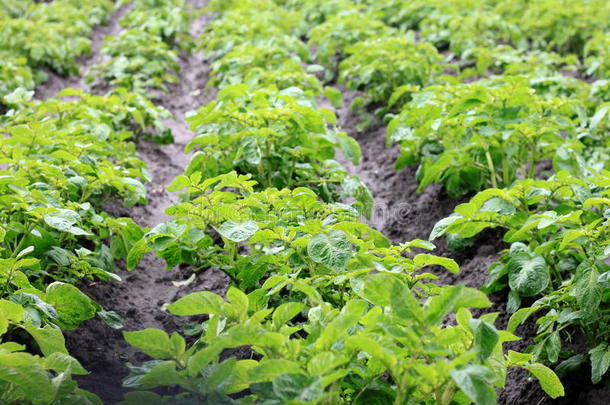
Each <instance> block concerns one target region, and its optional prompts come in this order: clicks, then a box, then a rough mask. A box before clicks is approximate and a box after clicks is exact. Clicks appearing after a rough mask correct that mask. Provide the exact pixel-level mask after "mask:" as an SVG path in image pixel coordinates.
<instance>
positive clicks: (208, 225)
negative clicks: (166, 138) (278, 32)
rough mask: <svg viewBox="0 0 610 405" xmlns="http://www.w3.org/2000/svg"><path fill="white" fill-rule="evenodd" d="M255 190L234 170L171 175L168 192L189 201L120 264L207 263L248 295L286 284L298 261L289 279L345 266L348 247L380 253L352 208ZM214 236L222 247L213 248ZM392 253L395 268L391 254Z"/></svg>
mask: <svg viewBox="0 0 610 405" xmlns="http://www.w3.org/2000/svg"><path fill="white" fill-rule="evenodd" d="M351 181H354V182H357V179H351ZM255 186H256V182H254V181H251V180H250V179H249V176H238V175H237V174H236V173H235V172H232V173H229V174H225V175H221V176H219V177H216V178H210V179H205V180H204V179H202V178H201V174H200V172H196V173H194V174H192V175H191V176H190V177H187V176H179V177H177V178H176V179H175V180H174V182H173V183H172V185H171V186H170V188H169V189H170V190H172V191H177V190H180V189H183V188H186V189H187V191H188V193H189V194H190V195H191V196H193V197H192V199H191V200H190V201H188V202H184V203H180V204H177V205H175V206H172V207H170V208H168V209H167V213H168V214H169V215H172V216H173V217H174V219H173V220H172V221H171V222H168V223H166V224H161V225H159V226H157V227H156V228H154V229H152V230H151V231H149V232H148V233H147V234H146V235H145V236H144V239H143V240H142V241H141V242H138V244H136V245H134V247H133V249H132V251H131V252H130V254H129V256H128V266H129V267H130V268H133V267H134V266H135V265H136V264H137V261H138V260H139V259H140V258H141V257H142V255H143V254H144V253H145V252H147V251H149V250H156V251H157V253H158V254H159V255H160V256H161V257H163V258H165V260H166V261H167V263H168V267H169V268H172V267H173V266H175V265H177V264H180V263H190V264H194V265H197V266H199V267H209V266H211V265H213V266H216V267H217V268H220V269H221V270H223V271H225V272H226V273H227V274H228V275H229V276H230V277H231V278H232V279H233V281H234V282H235V283H237V284H238V285H240V288H243V289H244V290H246V291H248V290H249V289H252V288H254V287H259V286H260V283H261V282H262V279H263V278H265V277H267V276H268V275H269V274H276V275H278V276H280V275H284V276H286V277H288V278H286V279H285V282H284V284H286V283H287V282H288V280H289V279H290V277H292V275H290V274H289V275H286V274H285V272H286V271H287V270H289V269H288V268H287V267H286V263H289V262H290V263H293V266H297V263H300V264H298V267H299V270H298V271H297V272H296V273H303V275H306V274H310V275H311V274H319V275H320V276H321V277H322V279H325V277H323V276H324V275H325V274H333V272H334V271H337V270H341V269H345V268H346V266H347V262H348V260H349V259H350V258H351V257H352V256H353V254H354V250H353V248H352V245H353V244H355V245H357V246H359V245H362V246H364V245H366V243H372V245H373V246H378V247H380V248H381V247H387V240H386V239H385V237H383V236H382V235H381V234H379V232H377V231H374V230H373V229H371V228H369V227H368V226H365V225H364V224H361V223H360V222H357V219H358V215H359V211H358V210H357V209H356V207H358V206H357V205H356V206H355V207H351V206H346V205H328V204H326V203H324V202H323V201H321V200H320V199H319V197H318V196H317V195H316V194H314V192H313V191H311V190H309V189H306V188H302V187H301V188H295V189H294V190H288V189H283V190H277V189H273V188H267V189H265V190H263V191H258V192H255V191H254V187H255ZM227 188H230V189H232V190H235V191H233V192H229V191H227V190H226V189H227ZM214 234H217V235H219V237H220V238H221V240H222V244H216V245H214V242H213V240H212V239H211V238H210V235H214ZM244 244H245V245H247V246H249V248H248V254H247V255H241V254H240V253H239V252H240V245H244ZM371 254H372V253H371ZM388 255H389V254H388ZM395 255H396V256H397V257H396V258H395V259H396V260H398V262H400V257H399V255H398V252H396V254H395ZM369 260H370V259H369ZM388 260H389V259H388ZM398 262H397V263H398ZM396 265H397V264H396ZM291 271H293V270H291ZM329 277H330V276H329ZM338 299H340V297H339V298H338Z"/></svg>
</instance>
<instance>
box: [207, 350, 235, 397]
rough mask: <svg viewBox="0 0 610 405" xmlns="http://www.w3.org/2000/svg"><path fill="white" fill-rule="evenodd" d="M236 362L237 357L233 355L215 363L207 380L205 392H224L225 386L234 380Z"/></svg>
mask: <svg viewBox="0 0 610 405" xmlns="http://www.w3.org/2000/svg"><path fill="white" fill-rule="evenodd" d="M236 364H237V360H236V359H235V357H231V358H229V359H227V360H225V361H223V362H222V363H220V364H215V365H213V366H212V368H211V370H210V371H209V374H208V375H207V379H206V381H205V386H204V387H205V392H208V393H209V392H214V391H217V392H222V389H223V387H225V386H226V385H228V384H230V383H231V382H232V380H233V376H234V371H235V366H236Z"/></svg>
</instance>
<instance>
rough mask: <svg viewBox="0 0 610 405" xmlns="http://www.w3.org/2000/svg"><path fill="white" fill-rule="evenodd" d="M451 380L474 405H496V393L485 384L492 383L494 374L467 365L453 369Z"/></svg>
mask: <svg viewBox="0 0 610 405" xmlns="http://www.w3.org/2000/svg"><path fill="white" fill-rule="evenodd" d="M451 378H452V379H453V381H455V383H456V385H457V386H458V387H459V388H460V389H461V390H462V392H463V393H464V394H466V396H468V398H470V399H471V400H472V401H473V402H474V403H475V404H476V405H495V404H496V391H495V390H494V389H493V388H492V387H490V386H489V385H488V384H487V382H489V381H493V379H494V374H493V373H492V372H491V370H490V369H488V368H487V367H484V366H478V365H469V366H466V367H463V368H460V369H454V370H451Z"/></svg>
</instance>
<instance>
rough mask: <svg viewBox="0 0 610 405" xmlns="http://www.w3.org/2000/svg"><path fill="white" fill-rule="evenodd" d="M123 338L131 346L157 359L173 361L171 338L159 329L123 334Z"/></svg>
mask: <svg viewBox="0 0 610 405" xmlns="http://www.w3.org/2000/svg"><path fill="white" fill-rule="evenodd" d="M123 337H124V338H125V340H126V341H127V343H129V344H130V345H132V346H134V347H137V348H138V349H140V350H142V351H143V352H144V353H146V354H148V355H149V356H151V357H154V358H156V359H171V358H172V356H173V351H172V350H171V349H172V346H171V342H170V339H169V336H168V335H167V333H165V332H164V331H162V330H159V329H144V330H139V331H135V332H127V331H125V332H123Z"/></svg>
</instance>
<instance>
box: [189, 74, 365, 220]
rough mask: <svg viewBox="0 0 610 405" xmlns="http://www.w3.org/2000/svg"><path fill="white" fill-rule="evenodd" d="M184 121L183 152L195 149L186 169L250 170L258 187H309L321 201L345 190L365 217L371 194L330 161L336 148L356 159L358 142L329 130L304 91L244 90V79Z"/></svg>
mask: <svg viewBox="0 0 610 405" xmlns="http://www.w3.org/2000/svg"><path fill="white" fill-rule="evenodd" d="M189 121H190V123H191V127H192V129H193V131H195V132H196V133H197V135H196V136H195V137H194V138H193V139H192V141H191V142H190V143H189V144H188V145H187V148H186V150H187V151H191V150H198V152H197V153H196V154H195V155H193V157H192V159H191V162H190V163H189V165H188V167H187V169H186V173H187V175H191V174H193V173H196V172H200V173H201V174H202V175H203V178H210V177H214V176H217V175H219V174H223V173H227V172H229V171H231V170H237V171H238V172H240V173H252V174H253V175H254V180H256V181H257V182H258V183H259V184H260V185H261V187H263V188H267V187H276V188H284V187H291V188H292V187H299V186H311V187H312V188H314V190H316V192H317V193H318V195H320V196H321V197H322V198H323V199H325V200H327V201H335V200H336V199H337V198H338V197H339V196H340V195H341V194H348V196H351V197H355V198H356V199H357V200H359V202H360V203H361V205H362V207H363V213H365V215H369V214H370V208H371V206H372V197H371V196H370V193H369V192H368V190H367V189H366V187H365V186H364V185H363V184H361V183H360V182H359V181H355V180H353V179H350V178H349V177H348V176H347V173H346V171H345V170H344V169H343V168H342V167H341V166H340V165H339V164H338V163H336V162H335V161H333V160H332V159H333V158H334V156H335V149H336V148H337V147H339V148H340V149H341V150H342V152H343V154H344V156H346V157H347V158H348V159H350V160H351V161H352V162H354V163H357V162H358V161H359V160H360V154H361V152H360V147H359V146H358V143H357V142H356V141H355V140H354V139H353V138H351V137H349V136H348V135H346V134H345V133H343V132H340V131H338V130H337V129H336V128H334V127H333V126H332V125H334V124H335V123H336V117H335V115H334V113H333V112H332V111H330V110H327V109H318V108H317V107H316V105H315V101H314V100H313V99H312V98H311V96H309V95H308V94H307V93H304V92H303V91H302V90H300V89H298V88H288V89H285V90H282V91H277V90H274V89H272V88H270V89H260V90H249V89H248V87H247V86H246V85H244V84H236V85H232V86H229V87H226V88H224V89H223V90H221V91H220V92H219V93H218V98H217V100H215V101H212V102H211V103H209V104H208V105H206V106H204V107H202V108H201V109H200V110H199V111H198V112H197V113H196V114H195V115H193V116H191V117H190V118H189Z"/></svg>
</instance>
